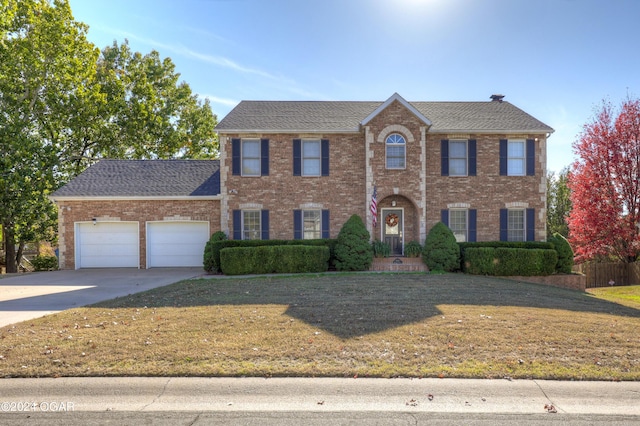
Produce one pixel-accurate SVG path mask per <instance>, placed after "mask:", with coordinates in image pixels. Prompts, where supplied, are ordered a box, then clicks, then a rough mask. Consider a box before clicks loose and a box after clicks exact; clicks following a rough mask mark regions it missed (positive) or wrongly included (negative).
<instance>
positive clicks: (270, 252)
mask: <svg viewBox="0 0 640 426" xmlns="http://www.w3.org/2000/svg"><path fill="white" fill-rule="evenodd" d="M220 265H221V266H222V272H223V273H224V274H225V275H243V274H275V273H279V274H286V273H302V272H326V271H327V269H328V268H329V247H327V246H308V245H307V246H303V245H275V246H274V245H263V246H257V247H230V248H225V249H222V250H220Z"/></svg>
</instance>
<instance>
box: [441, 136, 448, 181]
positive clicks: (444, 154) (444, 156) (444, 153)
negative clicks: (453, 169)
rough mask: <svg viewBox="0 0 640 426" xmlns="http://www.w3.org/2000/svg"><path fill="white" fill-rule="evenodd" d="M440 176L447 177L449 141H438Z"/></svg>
mask: <svg viewBox="0 0 640 426" xmlns="http://www.w3.org/2000/svg"><path fill="white" fill-rule="evenodd" d="M440 169H441V170H440V175H441V176H449V139H442V140H441V141H440Z"/></svg>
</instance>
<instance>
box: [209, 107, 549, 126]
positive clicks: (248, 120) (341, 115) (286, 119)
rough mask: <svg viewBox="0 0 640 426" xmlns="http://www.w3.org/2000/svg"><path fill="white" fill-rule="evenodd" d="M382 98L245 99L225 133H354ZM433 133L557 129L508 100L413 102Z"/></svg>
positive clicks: (226, 119) (228, 119)
mask: <svg viewBox="0 0 640 426" xmlns="http://www.w3.org/2000/svg"><path fill="white" fill-rule="evenodd" d="M382 103H383V102H360V101H242V102H240V103H239V104H238V105H237V106H236V107H235V108H234V109H233V110H232V111H231V112H230V113H229V114H228V115H227V116H226V117H224V118H223V119H222V121H220V123H218V126H217V127H216V130H218V131H220V132H234V131H255V132H280V131H282V132H304V131H308V132H317V131H320V132H323V131H324V132H340V131H348V132H353V131H357V130H358V129H359V126H360V123H361V122H362V121H363V120H364V119H365V118H366V117H367V116H368V115H369V114H371V113H372V112H373V111H374V110H375V109H376V108H377V107H379V106H380V105H381V104H382ZM410 104H411V105H413V106H414V107H415V108H416V109H417V110H418V111H419V112H420V113H422V114H423V115H424V116H425V117H426V118H428V119H429V120H430V121H431V122H432V123H433V125H432V127H431V129H430V131H431V132H472V131H478V132H488V131H495V132H535V133H538V132H540V133H548V132H553V129H552V128H551V127H549V126H547V125H546V124H544V123H543V122H541V121H539V120H538V119H536V118H534V117H532V116H531V115H529V114H527V113H526V112H524V111H522V110H521V109H520V108H518V107H516V106H514V105H512V104H510V103H509V102H495V101H489V102H410Z"/></svg>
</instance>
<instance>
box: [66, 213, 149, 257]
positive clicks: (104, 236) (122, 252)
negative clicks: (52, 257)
mask: <svg viewBox="0 0 640 426" xmlns="http://www.w3.org/2000/svg"><path fill="white" fill-rule="evenodd" d="M75 231H76V232H75V236H76V262H75V266H76V269H80V268H138V267H139V266H140V260H139V259H140V256H139V243H140V236H139V231H138V222H99V221H98V222H95V223H93V222H81V223H76V224H75Z"/></svg>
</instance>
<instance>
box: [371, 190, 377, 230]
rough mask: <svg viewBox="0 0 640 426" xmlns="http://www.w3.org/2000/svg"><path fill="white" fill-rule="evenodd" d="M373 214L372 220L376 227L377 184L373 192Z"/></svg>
mask: <svg viewBox="0 0 640 426" xmlns="http://www.w3.org/2000/svg"><path fill="white" fill-rule="evenodd" d="M371 214H372V215H373V219H372V220H371V222H372V223H373V227H374V228H375V227H376V225H377V224H378V189H377V188H376V187H375V186H374V187H373V194H371Z"/></svg>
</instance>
